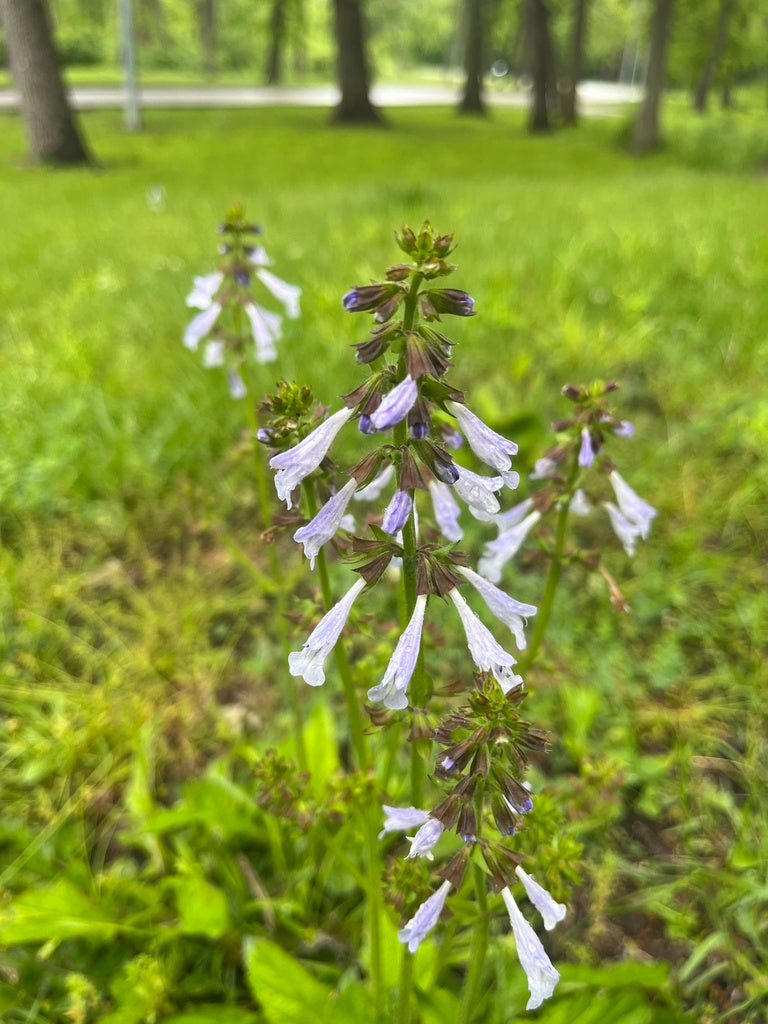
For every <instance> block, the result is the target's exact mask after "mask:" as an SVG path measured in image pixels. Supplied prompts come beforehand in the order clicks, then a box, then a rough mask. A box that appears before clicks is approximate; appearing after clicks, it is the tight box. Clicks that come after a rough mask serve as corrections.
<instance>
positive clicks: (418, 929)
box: [397, 881, 451, 953]
mask: <svg viewBox="0 0 768 1024" xmlns="http://www.w3.org/2000/svg"><path fill="white" fill-rule="evenodd" d="M450 887H451V883H450V882H448V881H446V882H443V884H442V885H441V886H440V888H439V889H438V890H437V892H435V893H433V894H432V895H431V896H430V897H429V899H427V900H425V901H424V903H422V904H421V906H420V907H419V909H418V910H417V911H416V913H415V914H414V915H413V917H412V918H411V920H410V921H409V922H408V923H407V924H406V925H405V927H404V928H401V929H400V931H399V932H398V933H397V937H398V939H399V940H400V941H401V942H402V943H403V945H406V944H407V946H408V952H409V953H415V952H416V950H417V949H418V948H419V946H420V945H421V943H422V942H423V941H424V939H425V938H426V937H427V935H429V933H430V932H431V931H432V929H433V928H434V927H435V925H436V924H437V922H438V921H439V920H440V915H441V914H442V912H443V907H444V906H445V901H446V898H447V896H448V890H449V889H450Z"/></svg>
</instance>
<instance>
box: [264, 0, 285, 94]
mask: <svg viewBox="0 0 768 1024" xmlns="http://www.w3.org/2000/svg"><path fill="white" fill-rule="evenodd" d="M286 7H287V0H272V10H271V12H270V16H269V49H268V50H267V73H266V80H267V85H279V84H280V82H282V80H283V50H284V48H285V26H286Z"/></svg>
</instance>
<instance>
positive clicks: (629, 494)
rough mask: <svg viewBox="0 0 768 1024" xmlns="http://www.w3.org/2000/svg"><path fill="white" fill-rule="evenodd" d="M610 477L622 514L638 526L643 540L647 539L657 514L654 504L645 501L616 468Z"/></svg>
mask: <svg viewBox="0 0 768 1024" xmlns="http://www.w3.org/2000/svg"><path fill="white" fill-rule="evenodd" d="M608 479H609V480H610V481H611V486H612V487H613V490H614V492H615V493H616V502H617V504H618V506H619V510H620V512H621V514H622V515H623V516H624V518H625V519H627V520H628V521H629V522H630V523H632V524H633V525H634V526H635V527H636V528H637V532H638V534H639V536H640V537H642V538H643V540H647V538H648V533H649V531H650V529H651V520H652V519H653V518H654V516H655V515H656V509H655V508H654V507H653V505H649V504H648V502H647V501H643V499H642V498H641V497H639V496H638V495H637V494H635V492H634V491H633V490H632V488H631V487H630V486H629V484H628V483H627V482H626V480H624V479H623V477H621V476H619V474H618V473H617V472H616V470H615V469H614V470H613V472H612V473H611V474H610V475H609V477H608Z"/></svg>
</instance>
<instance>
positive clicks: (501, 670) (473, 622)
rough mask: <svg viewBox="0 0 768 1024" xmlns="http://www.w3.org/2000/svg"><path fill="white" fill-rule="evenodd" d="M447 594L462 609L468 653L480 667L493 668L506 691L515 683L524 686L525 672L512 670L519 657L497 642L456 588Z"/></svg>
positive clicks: (486, 669)
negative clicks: (516, 658)
mask: <svg viewBox="0 0 768 1024" xmlns="http://www.w3.org/2000/svg"><path fill="white" fill-rule="evenodd" d="M448 596H449V597H450V599H451V600H452V601H453V603H454V605H455V607H456V611H457V612H458V613H459V618H460V619H461V624H462V626H463V627H464V634H465V636H466V638H467V647H468V648H469V653H470V654H471V655H472V660H473V661H474V663H475V664H476V665H477V667H478V668H479V669H480V671H481V672H490V673H491V674H492V675H493V678H494V679H495V680H496V682H497V683H498V684H499V686H500V687H501V688H502V690H503V691H504V693H507V692H508V691H509V690H511V689H512V688H513V687H515V686H522V685H523V679H522V676H519V675H516V674H515V673H514V672H513V671H512V666H513V665H516V664H517V661H516V660H515V659H514V658H513V657H512V655H511V654H509V653H508V652H507V651H505V650H504V648H503V647H502V646H501V645H500V644H499V643H497V641H496V639H495V638H494V636H493V634H492V633H491V631H490V630H489V629H488V628H487V627H486V626H484V625H483V623H482V622H481V621H480V619H478V617H477V616H476V615H475V613H474V612H473V611H472V609H471V608H470V607H469V605H468V604H467V602H466V601H465V600H464V598H463V597H462V596H461V594H460V593H459V592H458V590H456V589H455V588H454V589H453V590H451V591H450V593H449V594H448Z"/></svg>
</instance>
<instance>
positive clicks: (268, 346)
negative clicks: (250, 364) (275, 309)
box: [243, 302, 283, 363]
mask: <svg viewBox="0 0 768 1024" xmlns="http://www.w3.org/2000/svg"><path fill="white" fill-rule="evenodd" d="M243 308H244V309H245V312H246V313H247V315H248V319H249V320H250V321H251V334H252V335H253V343H254V345H255V346H256V362H257V363H272V362H274V361H275V359H277V350H276V349H275V342H276V341H280V339H281V338H282V336H283V326H282V320H281V319H280V315H279V314H278V313H272V312H271V311H270V310H268V309H262V307H261V306H257V305H256V303H255V302H246V304H245V306H244V307H243Z"/></svg>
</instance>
